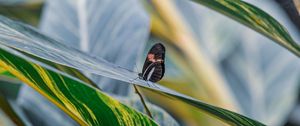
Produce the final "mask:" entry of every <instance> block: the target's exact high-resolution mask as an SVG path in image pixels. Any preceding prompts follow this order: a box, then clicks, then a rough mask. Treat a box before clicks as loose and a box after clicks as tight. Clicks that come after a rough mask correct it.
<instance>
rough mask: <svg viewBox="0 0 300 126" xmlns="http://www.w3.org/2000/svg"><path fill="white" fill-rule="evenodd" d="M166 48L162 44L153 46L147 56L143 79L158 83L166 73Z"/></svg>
mask: <svg viewBox="0 0 300 126" xmlns="http://www.w3.org/2000/svg"><path fill="white" fill-rule="evenodd" d="M164 60H165V47H164V45H162V44H161V43H157V44H155V45H153V46H152V48H151V49H150V51H149V52H148V54H147V57H146V60H145V63H144V66H143V71H142V74H141V77H142V78H143V79H144V80H149V81H152V82H157V81H159V80H161V79H162V77H163V76H164V73H165V63H164Z"/></svg>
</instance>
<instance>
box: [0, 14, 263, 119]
mask: <svg viewBox="0 0 300 126" xmlns="http://www.w3.org/2000/svg"><path fill="white" fill-rule="evenodd" d="M0 44H1V46H0V47H1V48H2V49H4V48H11V49H14V50H22V53H26V55H34V56H37V57H40V58H43V59H45V60H48V61H51V62H53V63H59V64H63V65H66V66H69V67H73V68H76V69H78V70H82V71H88V72H90V73H93V74H97V75H101V76H105V77H109V78H113V79H117V80H120V81H124V82H128V83H132V82H133V83H136V84H137V85H139V86H142V87H146V88H148V89H150V90H152V91H154V92H157V93H160V94H163V96H166V95H167V96H171V97H173V98H177V99H179V100H181V101H183V102H185V103H187V104H189V105H191V106H194V107H196V108H198V109H200V110H202V111H205V112H207V113H210V114H213V115H215V116H217V117H219V118H220V119H222V120H223V121H225V122H227V123H229V124H236V125H263V124H261V123H259V122H257V121H254V120H252V119H250V118H247V117H244V116H242V115H239V114H237V113H234V112H230V111H228V110H224V109H221V108H218V107H214V106H211V105H208V104H205V103H203V102H201V101H199V100H196V99H194V98H191V97H189V96H186V95H183V94H180V93H177V92H175V91H173V90H170V89H168V88H165V87H163V86H159V85H157V87H158V88H155V87H148V86H147V85H148V83H149V82H145V81H144V80H141V79H139V78H137V77H136V76H137V74H136V73H134V72H132V71H128V70H126V69H124V68H121V67H119V66H117V65H114V64H111V63H109V62H107V61H105V60H103V59H99V58H93V57H90V56H88V55H86V54H84V53H82V52H80V51H78V50H76V49H73V48H70V47H68V46H66V45H63V44H60V43H58V42H57V41H55V40H53V39H50V38H48V37H46V36H45V35H43V34H40V33H39V32H38V31H36V30H34V29H33V28H30V27H28V26H26V25H22V24H20V23H16V22H13V21H11V20H9V19H7V18H5V17H0ZM14 55H16V52H14ZM17 56H18V57H25V56H24V55H21V54H18V55H17ZM6 58H9V57H6ZM26 59H27V60H28V58H26ZM14 61H16V60H10V62H14ZM31 61H33V60H32V59H31ZM34 62H35V63H38V64H39V65H42V66H43V67H45V65H43V64H42V63H40V62H38V61H34ZM22 64H25V63H22ZM4 65H5V64H4ZM34 66H38V65H36V64H35V65H34ZM15 67H18V66H15ZM37 68H39V70H45V69H42V67H41V66H39V67H37ZM31 69H33V68H31ZM47 72H49V73H50V74H51V75H52V74H53V75H55V72H51V71H47ZM57 72H58V71H57ZM29 74H30V73H29ZM32 74H33V73H32ZM35 74H37V73H35ZM42 77H43V76H42ZM68 81H72V82H73V83H75V82H76V83H75V84H76V86H78V87H77V88H76V87H75V88H74V90H78V88H79V89H80V88H84V87H86V86H85V85H83V84H78V83H77V81H75V80H72V79H70V78H69V79H68ZM77 84H78V85H77ZM31 86H33V87H34V85H33V84H31ZM62 86H63V85H62ZM72 89H73V88H72ZM87 89H88V90H89V92H97V91H93V88H87ZM82 93H83V94H84V93H85V92H82ZM84 99H85V100H88V99H89V98H84ZM73 118H74V117H73Z"/></svg>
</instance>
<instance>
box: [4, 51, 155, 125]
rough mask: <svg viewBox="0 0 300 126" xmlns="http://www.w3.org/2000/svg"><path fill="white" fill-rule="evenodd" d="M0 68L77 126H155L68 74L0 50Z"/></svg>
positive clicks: (144, 117)
mask: <svg viewBox="0 0 300 126" xmlns="http://www.w3.org/2000/svg"><path fill="white" fill-rule="evenodd" d="M0 66H1V67H2V68H4V69H6V70H7V71H9V72H10V73H12V74H13V75H14V76H16V77H17V78H18V79H20V80H21V81H23V82H25V83H26V84H28V85H29V86H31V87H32V88H34V89H35V90H37V91H38V92H39V93H41V94H42V95H43V96H45V97H46V98H48V99H49V100H50V101H51V102H53V103H54V104H55V105H57V106H58V107H59V108H61V109H62V110H63V111H64V112H66V113H67V114H69V115H70V116H71V117H72V118H73V119H74V120H75V121H77V122H78V123H79V124H80V125H103V126H107V125H111V126H113V125H123V126H128V125H157V124H156V123H155V122H154V121H153V120H151V119H149V118H148V117H147V116H145V115H143V114H141V113H140V112H137V111H135V110H133V109H132V108H129V107H127V106H125V105H123V104H121V103H120V102H118V101H117V100H115V99H113V98H111V97H109V96H108V95H106V94H104V93H102V92H100V91H98V90H96V89H95V88H92V87H89V86H87V85H86V84H83V83H84V82H82V81H79V80H76V79H74V78H72V77H70V76H68V75H64V74H59V72H57V71H54V70H50V68H44V67H42V66H40V65H38V64H35V63H32V62H28V61H26V60H24V59H22V58H19V57H16V56H14V55H12V54H10V53H8V52H7V51H5V50H3V49H0Z"/></svg>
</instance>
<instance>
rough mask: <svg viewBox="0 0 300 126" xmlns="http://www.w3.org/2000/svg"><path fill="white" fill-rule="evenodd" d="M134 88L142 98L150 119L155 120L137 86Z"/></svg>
mask: <svg viewBox="0 0 300 126" xmlns="http://www.w3.org/2000/svg"><path fill="white" fill-rule="evenodd" d="M133 87H134V89H135V93H137V94H138V95H139V97H140V99H141V101H142V104H143V106H144V108H145V110H146V112H147V114H148V116H149V117H150V118H152V119H153V117H152V114H151V112H150V110H149V109H148V107H147V105H146V102H145V100H144V98H143V96H142V94H141V93H140V92H139V90H138V89H137V87H136V85H133Z"/></svg>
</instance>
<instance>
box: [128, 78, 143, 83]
mask: <svg viewBox="0 0 300 126" xmlns="http://www.w3.org/2000/svg"><path fill="white" fill-rule="evenodd" d="M138 78H140V77H137V78H135V79H132V80H129V81H130V83H132V82H133V81H135V80H136V79H138Z"/></svg>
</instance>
